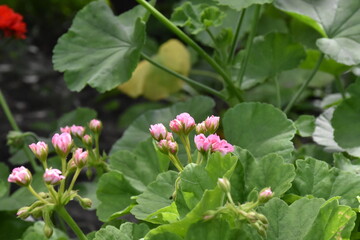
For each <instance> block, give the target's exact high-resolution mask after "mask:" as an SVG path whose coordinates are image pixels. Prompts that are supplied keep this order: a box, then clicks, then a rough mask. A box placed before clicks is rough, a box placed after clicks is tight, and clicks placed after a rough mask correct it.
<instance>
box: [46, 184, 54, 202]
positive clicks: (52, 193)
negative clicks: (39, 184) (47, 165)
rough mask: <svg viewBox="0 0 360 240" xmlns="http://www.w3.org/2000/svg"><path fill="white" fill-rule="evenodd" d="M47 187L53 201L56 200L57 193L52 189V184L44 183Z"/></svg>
mask: <svg viewBox="0 0 360 240" xmlns="http://www.w3.org/2000/svg"><path fill="white" fill-rule="evenodd" d="M46 187H47V189H48V190H49V192H50V194H51V196H52V197H53V199H54V201H55V202H57V193H56V191H55V189H54V186H53V185H49V184H46Z"/></svg>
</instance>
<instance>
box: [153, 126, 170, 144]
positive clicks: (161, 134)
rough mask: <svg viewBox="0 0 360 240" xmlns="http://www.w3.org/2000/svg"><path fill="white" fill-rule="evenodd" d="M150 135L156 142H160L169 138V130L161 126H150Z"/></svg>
mask: <svg viewBox="0 0 360 240" xmlns="http://www.w3.org/2000/svg"><path fill="white" fill-rule="evenodd" d="M149 130H150V134H151V136H152V137H153V138H154V139H155V140H156V141H160V140H162V139H166V136H167V130H166V127H165V126H164V125H163V124H161V123H158V124H155V125H150V128H149Z"/></svg>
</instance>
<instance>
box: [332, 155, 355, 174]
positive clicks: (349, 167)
mask: <svg viewBox="0 0 360 240" xmlns="http://www.w3.org/2000/svg"><path fill="white" fill-rule="evenodd" d="M334 167H336V168H339V169H341V170H343V171H345V172H351V173H354V174H356V175H360V160H359V159H354V160H353V161H350V159H348V158H346V157H345V156H344V155H343V154H342V153H334Z"/></svg>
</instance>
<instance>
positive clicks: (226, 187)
mask: <svg viewBox="0 0 360 240" xmlns="http://www.w3.org/2000/svg"><path fill="white" fill-rule="evenodd" d="M217 185H218V186H219V188H221V190H223V191H224V192H225V193H229V192H230V189H231V186H230V182H229V180H228V179H227V178H219V179H218V182H217Z"/></svg>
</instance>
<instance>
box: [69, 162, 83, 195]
mask: <svg viewBox="0 0 360 240" xmlns="http://www.w3.org/2000/svg"><path fill="white" fill-rule="evenodd" d="M80 172H81V169H80V168H76V171H75V174H74V176H73V178H72V180H71V183H70V186H69V188H68V191H69V193H70V192H71V190H72V189H73V187H74V185H75V182H76V179H77V178H78V177H79V174H80Z"/></svg>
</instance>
